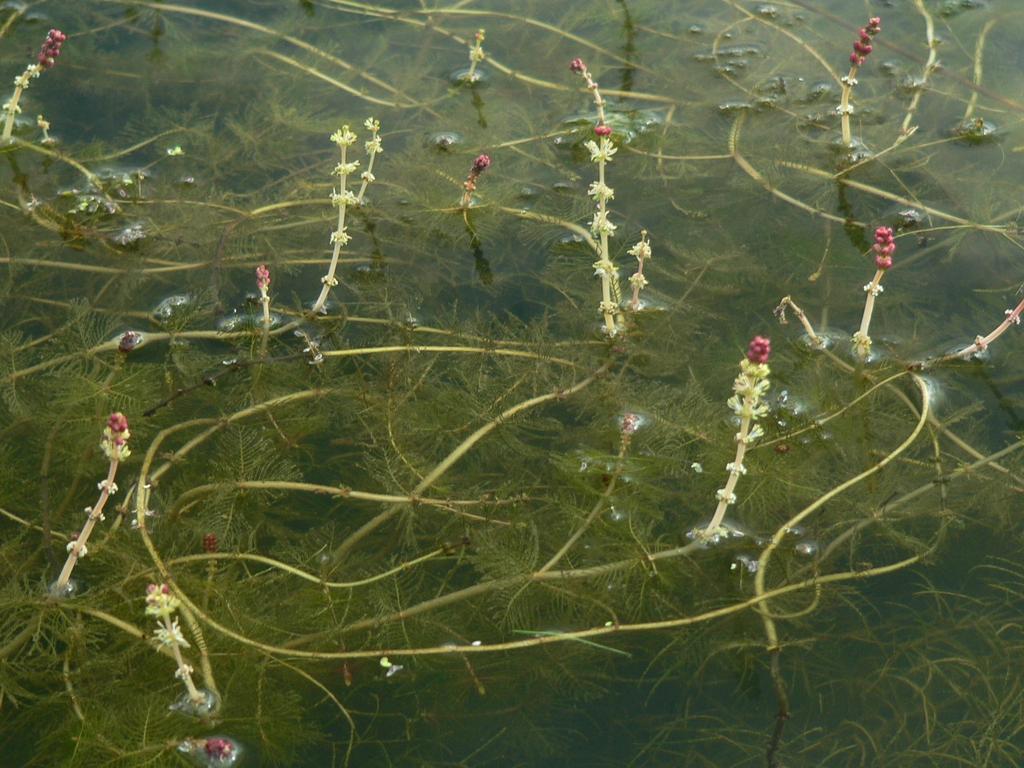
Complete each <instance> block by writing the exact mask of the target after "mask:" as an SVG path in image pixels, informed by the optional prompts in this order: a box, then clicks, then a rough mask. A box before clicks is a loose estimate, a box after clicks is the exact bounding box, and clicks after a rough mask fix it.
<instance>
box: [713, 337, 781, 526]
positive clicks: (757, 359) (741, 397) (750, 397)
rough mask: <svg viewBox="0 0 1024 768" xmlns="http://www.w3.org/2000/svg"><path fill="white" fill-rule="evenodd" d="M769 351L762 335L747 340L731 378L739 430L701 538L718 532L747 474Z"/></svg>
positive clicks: (765, 385) (768, 342)
mask: <svg viewBox="0 0 1024 768" xmlns="http://www.w3.org/2000/svg"><path fill="white" fill-rule="evenodd" d="M771 354H772V343H771V340H770V339H766V338H764V337H763V336H755V337H754V338H753V339H751V340H750V344H749V345H748V347H747V354H746V357H744V358H743V359H742V360H740V373H739V375H738V376H737V377H736V379H735V381H733V384H732V391H733V395H732V397H730V398H729V401H728V406H729V407H730V408H731V409H732V412H733V413H735V414H736V417H737V418H738V419H739V427H740V429H739V432H737V433H736V457H735V458H734V459H733V460H732V461H731V462H729V463H728V464H726V465H725V468H726V469H727V470H728V471H729V477H728V479H727V480H726V482H725V487H724V488H719V489H718V490H717V491H716V492H715V498H717V499H718V506H717V507H715V512H714V514H713V515H712V516H711V520H710V522H708V524H707V526H706V527H705V528H704V531H703V534H702V535H703V537H704V538H710V537H712V536H716V535H718V534H719V528H720V527H721V525H722V520H724V519H725V513H726V512H727V511H728V509H729V506H730V505H732V504H735V503H736V484H737V483H738V482H739V479H740V477H742V476H743V475H745V474H747V468H746V466H745V465H744V464H743V459H744V457H745V456H746V454H747V450H748V448H749V447H750V445H751V444H752V443H753V442H754V441H755V440H757V439H758V438H759V437H762V436H763V435H764V430H763V429H762V428H761V426H760V425H758V424H757V423H756V422H757V421H758V420H759V419H761V418H762V417H763V416H764V415H765V414H767V413H768V406H767V405H765V404H764V396H765V394H766V393H767V392H768V388H769V387H770V386H771V382H770V381H769V380H768V376H769V375H770V374H771V369H770V368H769V367H768V358H770V357H771Z"/></svg>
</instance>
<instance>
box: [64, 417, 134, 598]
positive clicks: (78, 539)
mask: <svg viewBox="0 0 1024 768" xmlns="http://www.w3.org/2000/svg"><path fill="white" fill-rule="evenodd" d="M130 437H131V432H129V431H128V419H126V418H125V416H124V414H123V413H120V412H115V413H112V414H110V417H109V418H108V419H107V426H106V427H104V429H103V439H102V440H101V441H100V450H102V451H103V454H104V455H105V456H106V457H107V459H108V460H109V461H110V464H109V466H108V468H107V476H106V477H105V478H104V479H103V480H100V482H99V483H97V488H98V489H99V492H100V495H99V498H98V499H97V500H96V503H95V504H93V505H92V506H91V507H86V508H85V514H86V519H85V525H83V526H82V530H81V532H80V533H79V534H78V535H77V536H75V537H74V538H73V539H72V540H71V541H69V542H68V546H67V549H68V558H67V560H66V561H65V562H64V567H63V568H61V571H60V575H59V576H57V580H56V581H55V582H54V583H53V585H52V586H51V587H50V594H52V595H54V596H55V597H65V596H68V595H70V594H71V593H72V592H73V591H74V589H73V587H72V585H71V574H72V572H73V571H74V570H75V566H76V565H77V564H78V561H79V560H81V559H82V558H83V557H85V556H86V554H87V553H88V551H89V550H88V547H87V544H88V542H89V537H90V536H91V535H92V532H93V529H94V528H95V527H96V524H97V523H99V522H101V521H103V520H105V519H106V517H105V516H104V514H103V510H104V509H105V508H106V506H107V500H108V499H110V497H111V496H113V495H114V494H115V493H117V490H118V488H117V483H116V482H114V479H115V478H116V477H117V468H118V467H119V466H120V464H121V462H123V461H124V460H125V459H127V458H128V457H129V456H130V455H131V450H130V449H129V448H128V438H130Z"/></svg>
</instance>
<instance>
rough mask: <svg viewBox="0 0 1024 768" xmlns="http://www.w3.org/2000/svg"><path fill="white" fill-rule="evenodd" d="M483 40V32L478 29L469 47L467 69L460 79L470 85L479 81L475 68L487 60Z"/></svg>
mask: <svg viewBox="0 0 1024 768" xmlns="http://www.w3.org/2000/svg"><path fill="white" fill-rule="evenodd" d="M484 40H485V32H484V30H482V29H478V30H477V31H476V34H475V35H473V44H472V45H471V46H470V47H469V69H468V70H467V71H466V74H465V75H464V76H463V78H462V79H463V82H466V83H470V84H472V83H475V82H476V81H477V80H478V79H479V77H480V76H479V75H478V74H477V71H476V68H477V67H478V66H479V65H480V62H481V61H483V60H484V59H486V58H487V56H486V55H485V54H484Z"/></svg>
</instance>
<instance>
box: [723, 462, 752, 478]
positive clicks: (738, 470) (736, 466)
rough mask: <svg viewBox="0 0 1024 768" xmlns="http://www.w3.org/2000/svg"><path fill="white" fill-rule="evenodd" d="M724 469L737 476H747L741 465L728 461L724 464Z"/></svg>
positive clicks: (745, 469)
mask: <svg viewBox="0 0 1024 768" xmlns="http://www.w3.org/2000/svg"><path fill="white" fill-rule="evenodd" d="M725 468H726V469H727V470H729V471H730V472H735V473H736V474H737V475H745V474H747V468H746V467H745V466H743V465H742V464H737V463H736V462H734V461H730V462H729V463H728V464H726V465H725Z"/></svg>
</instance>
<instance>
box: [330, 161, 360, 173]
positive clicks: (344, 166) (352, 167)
mask: <svg viewBox="0 0 1024 768" xmlns="http://www.w3.org/2000/svg"><path fill="white" fill-rule="evenodd" d="M358 167H359V161H358V160H353V161H352V162H351V163H338V164H337V165H336V166H334V174H335V175H336V176H349V175H350V174H353V173H355V172H356V169H357V168H358Z"/></svg>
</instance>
